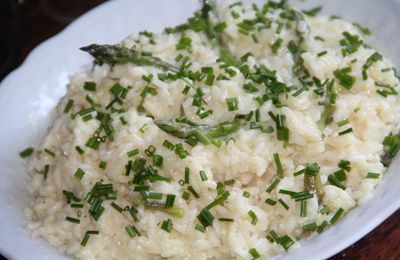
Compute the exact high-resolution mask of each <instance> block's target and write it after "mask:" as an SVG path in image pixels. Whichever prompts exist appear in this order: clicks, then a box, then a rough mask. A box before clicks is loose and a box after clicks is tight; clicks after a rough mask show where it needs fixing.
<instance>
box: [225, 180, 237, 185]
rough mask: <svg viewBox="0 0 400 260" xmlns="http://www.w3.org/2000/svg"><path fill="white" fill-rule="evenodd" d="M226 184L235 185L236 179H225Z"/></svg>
mask: <svg viewBox="0 0 400 260" xmlns="http://www.w3.org/2000/svg"><path fill="white" fill-rule="evenodd" d="M224 184H225V185H233V184H235V179H231V180H227V181H224Z"/></svg>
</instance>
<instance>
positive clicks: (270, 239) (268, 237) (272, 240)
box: [266, 235, 274, 243]
mask: <svg viewBox="0 0 400 260" xmlns="http://www.w3.org/2000/svg"><path fill="white" fill-rule="evenodd" d="M266 238H267V239H268V241H269V242H270V243H274V239H273V238H272V237H271V236H270V235H267V236H266Z"/></svg>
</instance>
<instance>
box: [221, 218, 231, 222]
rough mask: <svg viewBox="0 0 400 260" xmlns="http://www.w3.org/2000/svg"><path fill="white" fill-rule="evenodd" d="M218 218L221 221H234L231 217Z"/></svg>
mask: <svg viewBox="0 0 400 260" xmlns="http://www.w3.org/2000/svg"><path fill="white" fill-rule="evenodd" d="M218 220H219V221H222V222H234V219H233V218H219V219H218Z"/></svg>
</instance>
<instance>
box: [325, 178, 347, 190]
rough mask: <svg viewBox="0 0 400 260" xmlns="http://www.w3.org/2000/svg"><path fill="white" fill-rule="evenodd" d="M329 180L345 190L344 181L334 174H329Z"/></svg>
mask: <svg viewBox="0 0 400 260" xmlns="http://www.w3.org/2000/svg"><path fill="white" fill-rule="evenodd" d="M328 181H329V183H330V184H332V185H334V186H336V187H338V188H341V189H343V190H344V189H345V187H344V186H343V185H342V183H341V182H340V181H339V180H338V178H337V177H336V175H334V174H329V175H328Z"/></svg>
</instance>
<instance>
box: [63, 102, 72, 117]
mask: <svg viewBox="0 0 400 260" xmlns="http://www.w3.org/2000/svg"><path fill="white" fill-rule="evenodd" d="M73 105H74V100H72V99H69V100H68V102H67V104H66V105H65V108H64V113H65V114H67V113H68V112H69V111H70V110H71V108H72V106H73Z"/></svg>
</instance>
